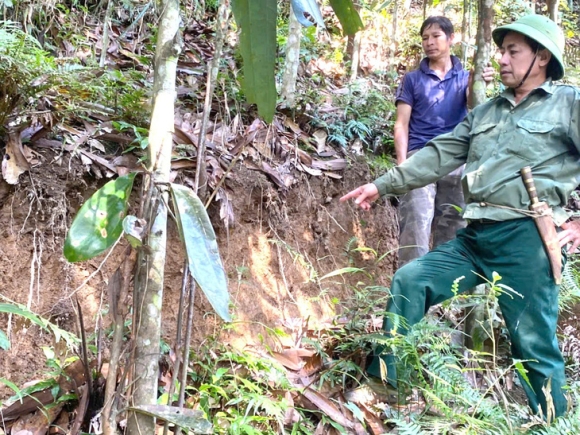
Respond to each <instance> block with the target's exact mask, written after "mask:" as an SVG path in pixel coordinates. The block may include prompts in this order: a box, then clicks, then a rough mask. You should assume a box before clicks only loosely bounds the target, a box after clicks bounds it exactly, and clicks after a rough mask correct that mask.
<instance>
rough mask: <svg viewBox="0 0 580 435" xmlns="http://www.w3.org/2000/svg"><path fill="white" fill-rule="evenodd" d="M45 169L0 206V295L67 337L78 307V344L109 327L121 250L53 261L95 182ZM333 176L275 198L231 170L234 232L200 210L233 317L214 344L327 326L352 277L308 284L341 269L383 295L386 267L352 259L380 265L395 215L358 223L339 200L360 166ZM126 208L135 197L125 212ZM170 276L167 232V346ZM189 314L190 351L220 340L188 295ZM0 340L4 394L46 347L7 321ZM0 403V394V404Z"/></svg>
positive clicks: (365, 217) (176, 283)
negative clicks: (368, 280) (367, 276)
mask: <svg viewBox="0 0 580 435" xmlns="http://www.w3.org/2000/svg"><path fill="white" fill-rule="evenodd" d="M57 157H58V156H57V155H56V153H55V152H54V151H52V150H44V151H43V153H42V158H40V164H39V165H38V166H36V167H35V168H33V170H32V172H31V173H30V175H23V176H22V179H21V183H20V184H19V185H18V186H17V187H16V188H15V189H14V190H12V191H11V192H10V193H9V194H8V195H7V196H6V197H5V198H4V200H3V203H2V206H1V208H0V232H1V234H2V239H3V243H2V244H0V255H1V256H0V289H1V290H0V292H1V294H2V295H3V296H4V297H5V298H8V299H10V300H12V301H15V302H18V303H20V304H24V305H27V304H29V305H30V308H31V310H32V311H34V312H35V313H38V314H41V315H42V316H44V317H46V318H49V319H50V320H51V321H53V322H55V323H57V324H58V325H60V326H61V327H62V328H63V329H66V330H69V331H72V332H75V333H78V326H77V316H76V314H75V309H74V308H73V307H74V304H73V302H74V296H78V298H79V301H80V303H81V306H82V310H83V314H84V318H85V323H86V325H85V326H86V330H87V333H88V334H89V335H90V334H93V333H94V332H95V330H96V328H98V327H99V325H102V327H103V328H104V329H105V331H106V328H107V326H108V325H109V324H110V320H109V317H108V315H107V311H108V302H107V301H108V295H107V282H108V279H109V277H110V276H111V274H112V273H113V271H114V270H115V269H116V268H117V266H118V265H119V262H120V258H121V252H122V251H123V250H124V247H123V246H118V247H117V248H116V250H115V251H114V253H113V254H112V255H111V256H110V257H109V258H108V260H107V261H106V262H104V263H103V260H104V255H103V256H101V257H99V258H96V259H94V260H91V261H87V262H84V263H80V264H68V263H67V262H66V261H65V260H64V258H63V256H62V245H63V240H64V237H65V234H66V228H67V226H68V225H70V222H71V220H72V218H73V216H74V214H75V212H76V211H77V210H78V208H79V206H80V204H81V203H82V201H83V200H84V199H86V198H88V197H89V196H90V194H91V193H92V192H94V190H95V189H97V188H98V187H99V186H100V185H101V184H102V183H103V182H104V181H105V180H95V179H93V178H91V177H90V176H88V175H87V173H86V172H84V171H83V168H82V167H81V166H75V165H74V164H69V161H68V160H67V159H66V158H65V159H60V160H59V159H56V158H57ZM343 176H344V177H343V180H335V179H331V178H325V177H310V176H308V175H302V176H301V178H300V182H299V183H298V184H297V185H295V186H294V187H292V188H290V189H289V190H287V191H285V192H284V191H281V190H279V189H277V188H276V187H275V186H274V185H273V183H271V181H270V180H269V179H268V178H267V177H266V176H265V175H264V174H263V173H262V172H257V171H252V170H249V169H247V168H245V167H243V166H240V167H239V168H236V170H234V171H233V172H232V174H231V177H230V179H229V180H228V187H229V188H230V189H231V192H233V195H232V205H233V212H234V216H235V224H234V225H233V226H231V227H230V228H229V229H226V228H225V226H224V225H223V223H222V222H221V221H220V219H219V210H218V207H217V206H215V207H211V208H210V215H211V216H212V221H213V222H214V225H215V228H216V233H217V235H218V239H219V246H220V250H221V255H222V258H223V262H224V265H225V268H226V271H227V274H228V277H229V285H230V294H231V298H232V302H233V306H234V308H233V315H234V318H235V324H234V325H233V327H232V328H231V329H229V330H228V332H225V333H221V339H223V340H227V341H229V342H231V343H232V344H234V345H236V346H238V347H244V346H253V345H257V344H258V343H259V342H260V340H262V339H264V338H265V339H266V340H268V334H267V333H266V328H267V327H270V328H272V327H277V326H282V327H283V328H285V329H286V330H287V331H290V330H291V328H292V327H293V326H292V325H296V324H297V323H302V322H305V321H308V324H309V326H311V327H315V326H316V325H324V324H328V322H331V321H332V319H333V318H334V317H335V316H336V315H337V314H338V313H340V311H341V310H342V308H343V305H344V304H345V303H346V300H347V299H348V297H349V296H350V291H349V290H348V288H349V287H348V286H345V285H344V283H345V282H346V281H348V280H352V282H354V281H355V280H357V277H355V276H349V275H346V276H343V277H338V278H333V279H328V280H323V281H320V280H318V279H317V278H316V277H317V276H318V277H320V276H323V275H325V274H327V273H329V272H332V271H333V270H336V269H339V268H342V267H345V266H357V267H365V268H367V269H368V270H370V271H371V272H372V275H373V276H374V278H375V280H376V283H377V284H381V285H387V284H388V282H389V277H390V275H391V273H392V271H393V267H394V256H392V255H390V256H388V257H387V258H385V260H384V261H382V262H381V263H380V264H376V263H375V259H376V258H375V257H374V256H373V255H372V254H371V253H368V252H367V253H359V252H355V251H353V249H354V248H355V247H357V246H360V247H362V246H364V247H369V248H372V249H374V250H375V251H376V252H377V253H378V254H379V255H380V254H383V253H385V252H387V251H390V250H392V249H393V248H395V247H396V241H395V240H396V237H395V235H396V233H397V223H396V219H395V210H394V209H393V208H392V207H391V206H390V205H388V204H387V205H377V207H376V208H374V209H373V210H372V211H371V212H370V213H364V214H360V212H359V211H357V210H355V209H354V208H353V207H352V204H343V203H339V201H338V198H339V197H340V196H341V195H342V194H344V193H345V192H346V191H348V190H350V189H352V188H354V187H355V186H357V185H359V184H360V183H361V182H364V181H367V180H369V179H370V175H369V173H368V168H366V166H365V165H364V164H361V163H354V164H353V165H351V166H349V168H347V169H346V170H345V171H344V173H343ZM137 201H138V198H137V197H135V198H134V200H133V202H132V206H133V207H136V206H137ZM353 237H356V238H357V239H356V240H353ZM347 250H348V252H347ZM182 265H183V250H182V248H181V246H180V242H179V240H178V238H177V234H176V228H175V225H173V224H172V225H171V227H170V240H169V243H168V253H167V263H166V274H165V284H166V285H165V296H164V298H165V299H164V311H163V316H164V319H163V325H164V328H163V330H164V337H163V338H164V339H165V340H166V341H167V342H168V343H172V342H173V341H174V336H175V317H176V314H177V307H178V302H179V293H180V286H181V273H182ZM93 275H94V276H93ZM91 276H93V277H92V278H91V279H90V280H89V282H88V283H87V285H85V286H83V287H81V285H82V284H83V282H84V281H86V279H87V278H89V277H91ZM345 280H346V281H345ZM195 308H196V312H195V316H196V317H195V327H194V337H193V343H194V346H195V345H197V344H199V343H201V342H202V341H203V340H205V339H206V338H207V337H208V336H209V335H211V334H216V333H218V332H219V331H220V324H219V322H218V321H217V320H216V318H215V316H214V314H213V312H212V310H211V308H210V306H209V304H208V303H207V301H206V300H205V298H204V297H203V296H202V295H196V303H195ZM0 328H2V329H3V330H5V331H6V330H8V332H9V334H10V339H11V342H12V347H11V349H10V350H8V351H0V370H2V373H3V375H2V376H3V377H4V378H6V379H8V380H10V381H11V382H14V383H15V384H16V385H22V384H24V383H25V382H27V381H32V380H35V379H37V378H38V377H40V376H42V374H43V373H45V372H46V371H47V368H46V365H45V360H46V357H45V356H44V353H43V351H42V346H49V347H52V346H54V343H53V341H54V340H53V337H52V336H51V335H50V334H46V333H42V332H41V331H40V330H39V329H38V328H37V327H35V326H30V325H29V324H27V323H26V322H23V321H22V319H19V318H17V317H16V316H14V317H12V318H11V319H10V321H9V318H8V316H7V315H6V314H0ZM59 348H60V347H59V346H57V350H58V349H59ZM8 393H9V391H8V390H7V389H3V390H0V397H5V396H6V395H7V394H8Z"/></svg>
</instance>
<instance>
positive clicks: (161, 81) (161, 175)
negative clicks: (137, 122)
mask: <svg viewBox="0 0 580 435" xmlns="http://www.w3.org/2000/svg"><path fill="white" fill-rule="evenodd" d="M158 5H159V7H160V10H161V18H160V20H159V31H158V35H157V47H156V51H155V76H154V84H153V98H154V103H153V114H152V116H151V126H150V131H149V147H148V159H149V165H148V173H147V175H146V176H145V178H144V183H143V191H144V192H146V194H145V195H143V202H144V204H143V209H142V210H143V217H144V218H145V219H146V220H147V222H148V224H149V232H148V234H147V237H146V240H145V245H146V246H148V247H149V249H148V250H147V251H145V250H143V249H142V250H141V251H140V252H139V258H138V264H137V268H138V269H137V273H136V276H135V292H134V293H135V294H134V305H133V307H134V308H133V311H134V317H133V331H134V340H135V353H134V367H133V376H134V379H133V392H132V394H131V398H132V403H131V405H153V404H155V403H157V379H158V371H159V341H160V337H161V308H162V296H163V277H164V269H165V256H166V241H167V208H166V204H167V199H168V195H167V183H168V182H169V171H170V167H171V148H172V144H173V124H174V103H175V98H176V92H175V79H176V71H177V59H178V56H179V53H180V51H181V37H180V34H179V20H180V17H179V0H161V1H160V2H159V3H158ZM127 433H128V434H129V435H139V434H153V433H155V420H154V418H153V417H150V416H146V415H144V414H139V413H135V412H131V413H130V414H129V416H128V422H127Z"/></svg>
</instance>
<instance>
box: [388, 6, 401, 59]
mask: <svg viewBox="0 0 580 435" xmlns="http://www.w3.org/2000/svg"><path fill="white" fill-rule="evenodd" d="M398 24H399V2H398V1H397V0H393V28H392V29H393V32H392V33H391V45H390V47H389V52H390V53H389V54H390V56H389V66H390V67H391V68H394V67H395V56H396V54H397V47H398V44H397V41H398V38H397V29H398Z"/></svg>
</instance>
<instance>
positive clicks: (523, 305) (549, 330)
mask: <svg viewBox="0 0 580 435" xmlns="http://www.w3.org/2000/svg"><path fill="white" fill-rule="evenodd" d="M493 272H497V273H498V274H499V275H500V276H501V277H502V279H501V281H500V283H501V284H504V285H506V286H508V287H511V288H512V289H513V290H514V291H515V292H517V293H519V295H517V294H513V293H511V292H509V291H508V292H507V293H501V294H500V296H499V298H498V302H499V305H500V307H501V311H502V314H503V317H504V319H505V323H506V326H507V329H508V331H509V334H510V338H511V344H512V357H513V358H514V359H518V360H524V361H525V362H524V363H523V364H524V367H525V369H526V370H527V377H528V380H529V383H530V385H528V384H527V382H526V381H525V380H523V379H522V385H524V389H525V390H526V394H527V396H528V399H529V403H530V407H531V408H532V410H533V411H534V412H538V409H539V407H541V408H542V410H543V412H544V415H547V411H546V410H547V403H546V397H545V396H544V393H543V391H542V388H543V387H548V386H549V388H550V389H551V395H552V399H553V404H554V408H555V415H556V416H560V415H562V414H564V413H565V412H566V410H567V400H566V398H565V396H564V394H563V392H562V387H563V386H564V385H565V382H566V381H565V374H564V361H563V358H562V354H561V352H560V349H559V348H558V340H557V337H556V327H557V321H558V291H559V288H558V286H557V285H556V284H555V282H554V279H553V276H552V273H551V270H550V264H549V261H548V258H547V256H546V253H545V250H544V248H543V245H542V242H541V239H540V237H539V234H538V231H537V229H536V226H535V223H534V221H533V220H532V219H529V218H525V219H516V220H510V221H505V222H499V223H496V224H486V223H484V224H481V223H480V224H478V223H472V224H470V225H469V226H467V227H466V228H464V229H461V230H459V231H458V232H457V238H456V239H454V240H451V241H450V242H448V243H445V244H443V245H441V246H439V247H437V248H436V249H434V250H433V251H431V252H429V253H428V254H426V255H424V256H423V257H421V258H418V259H417V260H415V261H413V262H411V263H409V264H407V265H406V266H404V267H402V268H401V269H399V270H398V271H397V272H396V273H395V276H394V277H393V282H392V285H391V295H392V298H391V300H390V302H389V307H388V312H389V313H393V314H396V315H398V316H402V317H403V318H405V319H406V320H407V322H408V324H409V325H413V324H415V323H417V322H419V321H420V320H421V319H422V318H423V316H424V315H425V313H426V312H427V310H428V309H429V307H431V306H432V305H435V304H438V303H440V302H443V301H445V300H446V299H449V298H451V297H452V296H453V292H452V285H453V282H454V280H456V279H457V278H459V277H461V276H464V277H465V278H464V279H462V280H460V281H459V293H462V292H465V291H467V290H469V289H471V288H473V287H475V286H476V285H478V284H482V283H483V282H484V280H483V279H482V278H481V277H480V276H478V275H477V274H479V275H481V276H484V277H485V278H487V279H488V280H489V281H492V274H493ZM395 317H396V316H395ZM397 326H398V325H396V324H394V323H393V321H392V320H391V316H387V317H385V322H384V324H383V328H384V330H385V331H388V333H392V331H393V330H396V333H401V334H405V333H406V331H405V330H404V329H402V328H400V327H398V329H397ZM379 358H381V359H383V361H384V362H385V363H386V366H387V378H388V380H389V381H390V382H391V383H392V384H394V385H396V381H397V375H396V367H395V364H394V361H393V358H392V357H390V356H387V355H378V356H376V357H375V358H374V359H373V362H372V364H371V365H370V366H369V369H368V372H369V374H371V375H373V376H377V377H380V362H379Z"/></svg>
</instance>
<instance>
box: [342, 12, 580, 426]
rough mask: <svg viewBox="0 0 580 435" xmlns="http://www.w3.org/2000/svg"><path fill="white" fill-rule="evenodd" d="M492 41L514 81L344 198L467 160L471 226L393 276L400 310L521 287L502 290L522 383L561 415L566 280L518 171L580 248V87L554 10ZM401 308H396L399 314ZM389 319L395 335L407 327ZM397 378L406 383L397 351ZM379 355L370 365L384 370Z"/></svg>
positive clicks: (404, 185)
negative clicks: (527, 174)
mask: <svg viewBox="0 0 580 435" xmlns="http://www.w3.org/2000/svg"><path fill="white" fill-rule="evenodd" d="M493 39H494V41H495V43H496V44H497V45H498V47H499V49H500V52H501V55H502V57H501V61H500V74H501V80H502V82H503V84H504V85H505V86H506V88H507V89H506V90H505V91H504V92H503V93H502V94H501V95H499V96H498V97H496V98H494V99H492V100H491V101H489V102H487V103H485V104H482V105H480V106H478V107H476V108H475V109H474V110H473V111H472V112H470V113H469V114H468V115H467V117H466V118H465V120H464V121H463V122H461V123H460V124H459V125H458V126H457V127H456V128H455V129H454V130H453V131H452V132H450V133H447V134H444V135H441V136H438V137H436V138H435V139H433V140H431V141H430V142H429V143H428V144H427V146H425V148H424V149H422V150H420V151H419V152H417V153H416V154H415V155H413V156H412V157H411V158H410V159H409V160H407V161H405V162H404V163H403V164H401V165H400V166H398V167H395V168H393V169H391V170H390V171H388V172H387V173H386V174H385V175H383V176H382V177H380V178H378V179H377V180H375V181H374V182H373V183H369V184H366V185H363V186H360V187H359V188H357V189H355V190H353V191H351V192H349V193H348V194H346V195H345V196H343V197H342V198H341V201H346V200H348V199H349V198H355V203H356V204H357V205H359V206H360V207H361V208H362V209H364V210H368V209H370V206H371V202H372V201H375V200H376V199H378V198H379V197H380V196H385V195H387V196H393V195H401V194H404V193H406V192H408V191H409V190H411V189H415V188H417V187H421V186H424V185H426V184H429V183H433V182H434V181H436V180H437V179H439V178H441V177H443V176H444V175H446V174H448V173H449V172H451V171H453V170H454V169H455V168H457V167H459V166H460V165H462V164H464V163H465V171H464V175H463V178H462V185H463V190H464V194H465V203H466V206H465V210H464V214H463V217H464V218H465V219H466V220H467V222H468V226H467V227H466V228H464V229H461V230H459V231H458V232H457V238H456V239H455V240H452V241H450V242H448V243H445V244H443V245H441V246H439V247H438V248H436V249H435V250H433V251H432V252H430V253H428V254H426V255H425V256H423V257H421V258H419V259H417V260H415V261H413V262H411V263H409V264H407V265H405V266H404V267H402V268H401V269H399V270H398V271H397V273H396V274H395V276H394V277H393V281H392V285H391V294H392V298H391V301H390V303H389V307H388V311H389V312H390V313H393V314H396V315H400V316H402V317H404V318H405V319H406V320H407V322H408V324H409V325H413V324H415V323H417V322H419V321H420V320H421V319H422V317H423V316H424V314H425V313H426V311H427V310H428V309H429V307H430V306H432V305H434V304H438V303H440V302H442V301H444V300H446V299H449V298H451V297H452V296H453V293H452V285H453V282H454V280H456V279H457V278H459V277H461V276H464V277H465V278H464V279H462V280H460V281H459V292H464V291H467V290H468V289H470V288H473V287H475V286H476V285H478V284H481V283H483V282H484V279H483V278H482V277H485V278H486V279H488V280H491V279H492V274H493V272H497V273H498V274H499V275H500V276H502V281H501V282H502V283H503V284H505V285H507V286H509V287H511V288H512V289H513V290H514V291H515V292H516V293H517V294H501V295H500V296H499V304H500V306H501V310H502V313H503V316H504V319H505V323H506V326H507V329H508V331H509V334H510V338H511V344H512V356H513V358H516V359H519V360H523V361H525V362H524V366H525V368H526V370H527V378H528V380H529V384H528V383H527V382H525V381H524V382H522V384H523V385H524V388H525V390H526V393H527V396H528V399H529V403H530V406H531V408H532V410H533V411H534V412H539V410H540V408H541V410H542V411H543V413H544V415H545V416H547V415H549V413H548V403H549V402H550V401H549V400H547V399H546V396H545V395H544V391H550V392H551V396H552V397H551V398H552V401H553V405H554V410H555V415H556V416H559V415H562V414H564V413H565V412H566V410H567V400H566V398H565V396H564V393H563V392H562V387H563V386H564V385H565V374H564V361H563V359H562V355H561V353H560V350H559V348H558V341H557V337H556V324H557V318H558V286H557V285H556V283H555V281H554V277H553V276H552V273H551V270H550V263H549V260H548V258H547V255H546V252H545V250H544V248H543V245H542V241H541V239H540V236H539V234H538V231H537V229H536V227H535V223H534V221H533V219H532V218H531V217H529V215H527V214H526V213H527V211H528V206H529V203H530V200H529V196H528V193H527V191H526V189H525V186H524V183H523V182H522V179H521V176H520V169H521V168H523V167H525V166H530V167H531V169H532V174H533V177H534V179H535V182H536V188H537V192H538V196H539V198H540V200H541V201H545V202H546V203H547V204H549V205H550V207H551V208H552V210H553V219H554V224H555V225H556V226H558V227H559V228H560V232H559V234H558V235H559V239H560V244H561V246H562V247H564V246H566V245H569V249H568V252H573V251H574V250H576V248H577V247H578V246H579V245H580V222H576V221H572V222H567V220H568V216H567V215H566V213H565V212H564V210H563V209H562V206H563V205H565V204H566V201H567V199H568V197H569V195H570V193H571V192H572V190H573V189H574V188H575V187H576V186H578V185H579V184H580V154H579V153H580V92H579V90H578V89H576V88H574V87H571V86H564V85H556V84H553V83H552V80H559V79H561V78H562V77H563V76H564V63H563V60H562V52H563V49H564V36H563V34H562V31H561V30H560V28H559V27H558V26H557V25H556V24H555V23H554V22H553V21H551V20H549V19H548V18H545V17H542V16H539V15H530V16H525V17H522V18H520V19H519V20H517V21H515V22H514V23H512V24H509V25H506V26H502V27H499V28H497V29H495V30H494V32H493ZM394 317H396V316H394ZM390 319H391V316H389V318H388V319H385V322H384V328H385V331H388V333H392V332H393V331H396V332H397V333H405V329H404V328H401V327H400V326H399V327H398V329H397V325H395V324H394V323H393V322H392V321H391V320H390ZM380 358H383V359H384V360H385V362H386V364H387V369H388V370H387V373H388V374H387V378H388V380H389V382H390V383H391V384H393V385H395V384H396V371H395V366H394V364H392V361H391V358H388V357H385V356H380ZM379 369H380V365H379V357H375V359H374V361H373V363H372V364H371V366H370V367H369V370H368V371H369V374H371V375H374V376H377V377H378V376H380V370H379Z"/></svg>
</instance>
